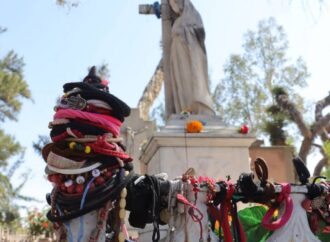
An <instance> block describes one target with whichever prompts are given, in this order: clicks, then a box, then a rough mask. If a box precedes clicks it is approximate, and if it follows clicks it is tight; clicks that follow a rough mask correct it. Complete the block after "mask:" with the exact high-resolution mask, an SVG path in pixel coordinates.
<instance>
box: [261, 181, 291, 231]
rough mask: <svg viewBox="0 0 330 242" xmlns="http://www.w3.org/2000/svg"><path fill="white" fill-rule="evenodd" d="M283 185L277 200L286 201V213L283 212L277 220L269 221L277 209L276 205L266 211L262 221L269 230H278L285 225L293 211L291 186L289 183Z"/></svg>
mask: <svg viewBox="0 0 330 242" xmlns="http://www.w3.org/2000/svg"><path fill="white" fill-rule="evenodd" d="M281 185H282V191H281V193H280V194H279V196H278V198H277V202H279V203H281V202H283V201H284V203H285V213H284V214H283V216H282V217H280V218H278V219H277V220H276V221H273V222H269V221H270V220H271V219H272V217H273V215H274V213H275V211H276V209H277V208H276V207H271V208H269V210H268V211H267V212H266V214H265V216H264V217H263V219H262V222H261V224H262V226H263V227H265V228H266V229H268V230H277V229H279V228H281V227H282V226H283V225H285V224H286V223H287V222H288V221H289V219H290V217H291V214H292V211H293V201H292V198H291V197H290V192H291V186H290V184H288V183H283V184H281Z"/></svg>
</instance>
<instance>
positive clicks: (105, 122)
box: [54, 109, 122, 135]
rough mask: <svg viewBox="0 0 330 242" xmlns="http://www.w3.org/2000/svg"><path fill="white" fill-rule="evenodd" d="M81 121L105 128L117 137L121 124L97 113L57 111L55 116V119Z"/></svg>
mask: <svg viewBox="0 0 330 242" xmlns="http://www.w3.org/2000/svg"><path fill="white" fill-rule="evenodd" d="M61 118H66V119H83V120H86V121H90V122H93V123H96V124H100V125H102V126H103V127H107V130H108V131H110V132H111V133H112V134H114V135H119V133H120V126H121V124H122V123H121V122H120V121H119V120H118V119H116V118H114V117H111V116H109V115H104V114H97V113H89V112H84V111H80V110H73V109H59V110H58V111H57V112H56V113H55V115H54V120H55V119H61Z"/></svg>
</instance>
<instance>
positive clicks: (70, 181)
mask: <svg viewBox="0 0 330 242" xmlns="http://www.w3.org/2000/svg"><path fill="white" fill-rule="evenodd" d="M64 185H65V186H66V187H70V186H72V185H73V181H72V180H67V181H66V182H65V183H64Z"/></svg>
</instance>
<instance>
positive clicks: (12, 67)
mask: <svg viewBox="0 0 330 242" xmlns="http://www.w3.org/2000/svg"><path fill="white" fill-rule="evenodd" d="M5 31H6V29H5V28H1V27H0V33H3V32H5ZM23 67H24V62H23V59H22V58H21V57H18V55H17V54H16V53H15V52H14V51H9V52H8V53H7V54H6V55H5V56H4V57H3V58H1V59H0V125H1V123H3V122H5V121H6V120H12V121H17V115H18V113H19V112H20V110H21V107H22V99H31V93H30V90H29V88H28V85H27V83H26V81H25V80H24V77H23ZM23 154H24V149H23V148H22V147H21V145H20V144H19V142H17V141H16V140H15V138H14V137H13V136H12V135H8V134H6V133H5V131H4V130H3V129H1V126H0V211H1V213H0V224H1V223H9V222H11V221H13V220H14V219H15V218H16V217H17V216H18V207H17V206H16V205H15V204H14V203H13V200H15V199H24V200H29V198H27V197H23V196H21V195H20V190H21V188H22V187H23V185H24V183H25V182H26V179H27V175H23V183H22V184H21V185H19V186H18V187H16V188H14V187H13V186H12V184H11V182H10V178H11V177H12V175H13V174H14V172H15V171H16V170H17V169H18V167H19V165H20V164H21V163H22V159H21V158H22V156H23ZM15 156H20V158H19V159H18V160H17V161H16V162H15V163H14V164H13V165H12V166H11V167H9V165H8V160H9V159H10V158H13V157H15Z"/></svg>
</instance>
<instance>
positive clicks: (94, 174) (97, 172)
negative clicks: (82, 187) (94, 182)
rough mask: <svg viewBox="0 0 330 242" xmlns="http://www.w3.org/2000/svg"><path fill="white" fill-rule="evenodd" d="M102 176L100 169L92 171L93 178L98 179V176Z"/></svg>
mask: <svg viewBox="0 0 330 242" xmlns="http://www.w3.org/2000/svg"><path fill="white" fill-rule="evenodd" d="M100 175H101V172H100V170H99V169H94V170H92V176H93V177H98V176H100Z"/></svg>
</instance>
